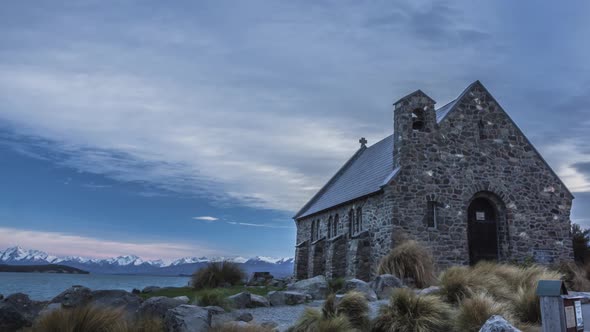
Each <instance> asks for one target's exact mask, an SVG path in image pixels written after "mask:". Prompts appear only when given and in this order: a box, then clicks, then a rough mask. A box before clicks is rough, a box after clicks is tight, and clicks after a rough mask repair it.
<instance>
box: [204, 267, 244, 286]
mask: <svg viewBox="0 0 590 332" xmlns="http://www.w3.org/2000/svg"><path fill="white" fill-rule="evenodd" d="M245 278H246V274H245V273H244V271H243V270H242V269H241V268H240V266H239V265H238V264H236V263H232V262H212V263H209V264H207V266H205V267H203V268H201V269H199V270H197V271H196V272H195V273H194V274H193V276H192V286H193V287H194V288H196V289H203V288H217V287H223V286H226V285H230V286H233V285H237V284H239V283H241V282H242V281H243V280H244V279H245Z"/></svg>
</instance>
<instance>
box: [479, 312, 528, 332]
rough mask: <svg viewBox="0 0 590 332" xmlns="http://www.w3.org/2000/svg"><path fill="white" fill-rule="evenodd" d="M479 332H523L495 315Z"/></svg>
mask: <svg viewBox="0 0 590 332" xmlns="http://www.w3.org/2000/svg"><path fill="white" fill-rule="evenodd" d="M479 332H521V331H520V330H519V329H517V328H516V327H514V326H512V324H510V323H508V321H507V320H505V319H504V317H502V316H498V315H494V316H492V317H490V318H489V319H488V320H487V321H486V322H485V324H483V326H482V327H481V329H479Z"/></svg>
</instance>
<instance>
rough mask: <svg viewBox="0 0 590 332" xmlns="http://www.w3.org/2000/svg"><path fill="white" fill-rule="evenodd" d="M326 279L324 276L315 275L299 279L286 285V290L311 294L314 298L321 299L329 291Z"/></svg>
mask: <svg viewBox="0 0 590 332" xmlns="http://www.w3.org/2000/svg"><path fill="white" fill-rule="evenodd" d="M329 289H330V288H329V286H328V280H326V277H324V276H316V277H313V278H309V279H303V280H299V281H297V282H295V283H293V284H290V285H289V286H288V287H287V290H290V291H296V292H300V293H305V294H309V295H311V297H312V298H313V299H314V300H323V299H325V298H326V296H327V295H328V293H329Z"/></svg>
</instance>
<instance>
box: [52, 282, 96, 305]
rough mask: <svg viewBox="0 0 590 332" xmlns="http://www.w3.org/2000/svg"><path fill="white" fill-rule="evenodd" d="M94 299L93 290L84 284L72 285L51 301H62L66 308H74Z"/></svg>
mask: <svg viewBox="0 0 590 332" xmlns="http://www.w3.org/2000/svg"><path fill="white" fill-rule="evenodd" d="M90 300H92V291H91V290H90V288H88V287H84V286H72V287H70V288H68V289H66V290H65V291H63V292H62V293H61V294H59V295H58V296H56V297H54V298H53V300H51V303H61V305H62V306H63V307H64V308H74V307H78V306H82V305H85V304H87V303H89V302H90Z"/></svg>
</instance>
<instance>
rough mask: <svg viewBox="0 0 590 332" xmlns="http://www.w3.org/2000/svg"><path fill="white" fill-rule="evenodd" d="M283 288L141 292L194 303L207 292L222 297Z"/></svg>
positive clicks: (237, 287) (263, 293) (147, 297)
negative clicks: (182, 297) (186, 298)
mask: <svg viewBox="0 0 590 332" xmlns="http://www.w3.org/2000/svg"><path fill="white" fill-rule="evenodd" d="M276 290H282V289H281V288H278V287H248V286H231V287H225V288H214V289H200V290H195V289H194V288H192V287H166V288H162V289H159V290H157V291H154V292H151V293H147V294H139V296H141V297H142V298H143V299H149V298H150V297H154V296H167V297H176V296H183V295H184V296H188V298H189V299H190V302H191V303H193V301H195V299H197V298H200V297H201V296H203V295H205V294H211V293H212V292H213V293H216V294H217V295H218V296H220V297H224V298H225V297H228V296H231V295H235V294H238V293H240V292H246V291H247V292H250V293H251V294H256V295H266V294H267V293H268V292H270V291H276Z"/></svg>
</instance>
